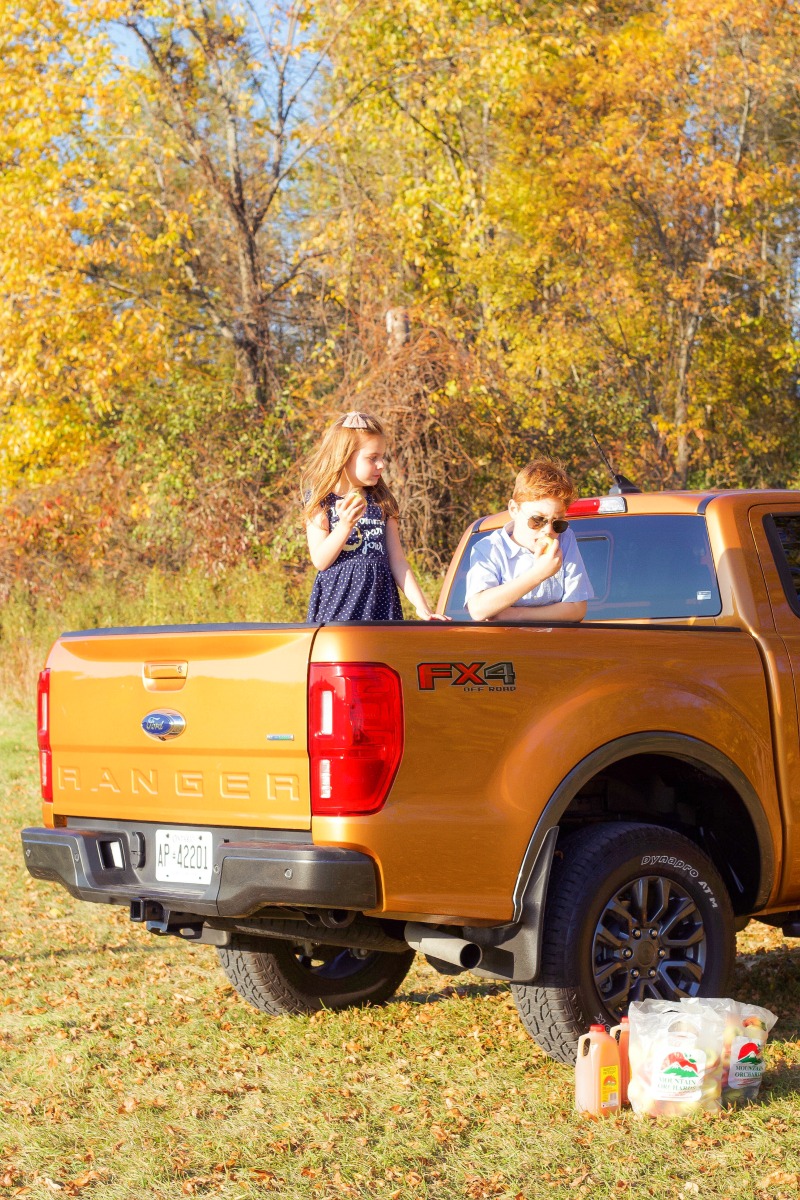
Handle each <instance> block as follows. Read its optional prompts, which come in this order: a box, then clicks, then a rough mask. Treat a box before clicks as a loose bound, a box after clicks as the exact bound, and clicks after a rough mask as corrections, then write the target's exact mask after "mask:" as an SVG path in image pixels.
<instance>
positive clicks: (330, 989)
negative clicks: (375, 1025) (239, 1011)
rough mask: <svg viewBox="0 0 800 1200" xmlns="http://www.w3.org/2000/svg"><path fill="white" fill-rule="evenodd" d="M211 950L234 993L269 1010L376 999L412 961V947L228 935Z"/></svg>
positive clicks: (400, 979) (276, 1011) (312, 1009)
mask: <svg viewBox="0 0 800 1200" xmlns="http://www.w3.org/2000/svg"><path fill="white" fill-rule="evenodd" d="M217 953H218V954H219V959H220V963H221V964H222V969H223V971H224V972H225V974H226V975H227V976H228V979H229V980H230V981H231V983H232V984H233V986H234V987H235V988H236V990H237V992H238V993H239V995H240V996H242V997H243V998H244V999H245V1000H247V1001H248V1003H249V1004H252V1005H253V1006H254V1007H255V1008H257V1009H260V1011H261V1012H266V1013H271V1014H272V1015H273V1016H278V1015H279V1014H281V1013H311V1012H317V1011H318V1010H319V1009H321V1008H358V1007H360V1006H363V1005H365V1004H382V1003H383V1002H384V1001H386V1000H388V999H389V997H390V996H393V995H394V993H395V992H396V991H397V989H398V988H399V986H400V984H401V983H402V982H403V980H404V979H405V977H406V975H407V974H408V972H409V969H410V967H411V964H412V962H413V961H414V951H413V950H408V951H404V952H403V953H402V954H390V953H387V952H385V951H379V950H349V949H345V948H343V947H341V946H320V945H311V944H308V943H306V942H299V943H297V944H295V943H294V942H288V941H277V940H272V941H268V940H267V939H259V940H258V941H257V942H254V940H253V939H252V938H247V939H245V938H241V939H234V940H232V942H231V944H230V945H229V946H221V947H219V948H218V950H217Z"/></svg>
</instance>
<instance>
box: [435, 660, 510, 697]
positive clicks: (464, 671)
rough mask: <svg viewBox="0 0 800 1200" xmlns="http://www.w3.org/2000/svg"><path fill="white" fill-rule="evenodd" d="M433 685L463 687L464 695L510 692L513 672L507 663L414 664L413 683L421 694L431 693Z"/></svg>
mask: <svg viewBox="0 0 800 1200" xmlns="http://www.w3.org/2000/svg"><path fill="white" fill-rule="evenodd" d="M437 683H443V684H449V686H450V687H460V688H463V689H464V691H465V692H482V691H484V690H485V689H487V688H488V690H489V691H490V692H514V691H516V688H517V673H516V671H515V670H514V664H513V663H511V662H498V663H492V664H491V665H490V666H487V664H486V663H483V662H473V663H462V662H426V663H417V684H418V686H419V690H420V691H421V692H432V691H434V690H435V688H436V685H437Z"/></svg>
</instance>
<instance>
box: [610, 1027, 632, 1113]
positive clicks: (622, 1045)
mask: <svg viewBox="0 0 800 1200" xmlns="http://www.w3.org/2000/svg"><path fill="white" fill-rule="evenodd" d="M630 1033H631V1023H630V1021H629V1020H628V1018H627V1017H622V1018H621V1019H620V1023H619V1025H615V1026H614V1028H613V1029H612V1030H611V1036H612V1038H613V1039H614V1041H615V1042H616V1043H617V1045H618V1046H619V1102H620V1105H621V1106H622V1105H624V1104H627V1103H628V1084H629V1082H630V1078H631V1060H630V1058H629V1056H628V1043H629V1041H630Z"/></svg>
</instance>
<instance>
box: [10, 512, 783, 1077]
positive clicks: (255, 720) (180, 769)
mask: <svg viewBox="0 0 800 1200" xmlns="http://www.w3.org/2000/svg"><path fill="white" fill-rule="evenodd" d="M569 519H570V521H571V522H572V525H573V528H574V531H575V533H576V536H577V539H578V543H579V545H580V549H581V553H582V555H583V559H584V562H585V564H586V567H587V570H588V573H589V576H590V578H591V582H592V584H593V588H594V593H595V598H594V600H592V601H590V602H589V606H588V613H587V616H586V619H585V620H584V621H583V622H581V623H580V624H571V625H567V624H565V625H557V624H543V623H537V622H536V620H535V616H536V610H535V609H533V610H532V611H531V617H532V620H531V622H530V624H514V625H504V624H502V623H499V622H497V621H493V622H483V623H476V622H473V621H471V620H470V619H469V617H468V614H467V612H466V609H465V606H464V589H465V576H466V571H467V569H468V565H469V557H470V551H471V548H472V547H473V546H474V545H475V543H476V542H477V541H478V540H479V539H480V538H483V537H486V536H487V534H488V533H489V532H490V531H491V530H493V529H496V528H498V527H499V526H500V525H502V524H503V523H504V522H505V521H507V520H508V515H507V514H506V513H498V514H496V515H494V516H490V517H486V518H483V519H481V520H478V521H475V522H474V523H473V524H472V525H471V526H470V527H469V529H468V530H467V531H466V532H465V534H464V537H463V538H462V541H461V543H460V545H459V547H458V549H457V551H456V554H455V556H454V558H453V562H452V564H451V566H450V569H449V571H448V574H447V577H446V580H445V584H444V587H443V591H442V596H441V599H440V608H441V609H442V610H443V611H445V612H446V613H448V614H449V615H450V616H451V617H452V618H453V620H452V623H448V624H445V623H424V622H402V623H398V622H395V623H385V624H383V623H363V624H359V623H341V624H326V625H319V626H311V625H267V624H265V625H258V624H249V625H194V626H169V627H153V628H136V629H99V630H89V631H82V632H75V633H67V634H64V635H63V636H62V637H61V638H59V640H58V641H57V642H56V644H55V645H54V647H53V649H52V650H51V652H50V655H49V657H48V660H47V665H46V667H45V669H44V671H43V672H42V675H41V679H40V683H39V721H38V726H39V748H40V751H39V752H40V760H41V780H42V794H43V811H44V820H43V825H42V827H41V828H38V829H26V830H24V832H23V833H22V843H23V851H24V855H25V861H26V864H27V866H28V869H29V871H30V872H31V874H32V875H34V876H35V877H36V878H38V879H46V880H53V881H55V882H57V883H59V884H61V885H62V886H63V887H65V888H66V889H67V890H68V891H69V892H70V893H71V894H72V895H73V896H75V897H77V898H78V899H81V900H86V901H90V902H94V903H106V904H116V905H124V906H126V907H127V908H128V909H129V911H130V916H131V919H132V920H133V921H137V922H141V923H142V924H143V925H144V926H145V927H146V928H147V929H148V930H150V931H151V932H152V933H154V934H160V935H172V936H175V937H178V938H183V939H184V940H186V941H195V942H203V943H207V944H211V945H213V946H215V947H216V948H217V952H218V954H219V958H220V961H221V964H222V967H223V969H224V971H225V972H226V974H227V975H228V978H229V979H230V980H231V982H232V983H233V984H234V986H235V987H236V988H237V989H238V991H239V992H240V993H241V995H242V996H244V997H245V998H246V999H247V1000H249V1001H250V1002H251V1003H252V1004H254V1005H255V1006H256V1007H257V1008H259V1009H261V1010H262V1011H264V1012H267V1013H282V1012H309V1011H312V1010H314V1009H317V1008H320V1007H323V1006H325V1007H330V1008H340V1007H344V1006H347V1005H359V1004H366V1003H378V1002H381V1001H383V1000H386V999H387V998H388V997H389V996H391V995H392V994H393V993H394V992H395V991H396V990H397V988H398V987H399V986H400V984H401V983H402V980H403V978H404V976H405V975H406V972H407V971H408V969H409V966H410V964H411V962H412V959H413V957H414V954H415V953H417V952H419V953H422V954H424V955H425V956H426V957H427V959H428V961H429V962H430V963H432V964H433V966H434V967H435V968H437V969H438V970H439V971H441V972H442V973H444V974H448V975H455V974H458V973H459V972H461V971H465V970H466V971H471V972H472V973H473V974H475V975H478V976H481V977H484V978H487V979H497V980H507V981H508V982H509V983H510V985H511V988H512V991H513V994H514V997H515V1000H516V1004H517V1007H518V1010H519V1013H520V1016H521V1018H522V1020H523V1022H524V1024H525V1025H526V1027H527V1029H528V1030H529V1031H530V1033H531V1034H532V1035H533V1037H534V1038H535V1039H536V1041H537V1042H538V1043H539V1045H540V1046H542V1047H543V1048H544V1049H545V1050H546V1051H547V1052H549V1053H550V1054H552V1055H553V1056H554V1057H556V1058H559V1059H561V1060H563V1061H566V1062H569V1061H573V1060H574V1055H575V1047H576V1040H577V1037H578V1035H579V1034H580V1033H581V1032H582V1031H583V1030H585V1029H586V1028H587V1027H588V1025H589V1024H591V1023H592V1022H598V1021H599V1022H602V1023H604V1024H606V1025H608V1024H614V1023H616V1022H617V1021H618V1020H619V1018H620V1016H621V1015H622V1014H624V1013H625V1011H626V1010H627V1007H628V1005H629V1003H630V1002H631V1001H632V1000H641V999H644V998H646V997H661V998H664V999H668V1000H669V999H677V998H679V997H682V996H702V995H724V994H725V992H726V989H727V981H728V977H729V973H730V970H731V965H732V961H733V956H734V944H735V942H734V935H735V932H736V930H737V929H739V928H742V927H743V926H744V925H745V924H746V923H747V921H748V920H749V919H750V918H751V917H753V916H758V918H759V920H762V921H766V922H768V923H772V924H774V925H777V926H779V927H781V928H783V930H784V932H787V933H789V934H792V935H794V936H796V935H798V934H800V743H799V740H798V690H799V688H800V599H799V598H798V589H800V493H798V492H788V491H761V492H758V491H750V492H748V491H739V492H733V491H732V492H717V493H714V492H707V493H692V492H676V493H660V494H652V495H642V494H630V495H609V496H604V497H598V498H594V499H582V500H578V501H577V502H575V503H574V504H573V505H572V506H571V508H570V510H569Z"/></svg>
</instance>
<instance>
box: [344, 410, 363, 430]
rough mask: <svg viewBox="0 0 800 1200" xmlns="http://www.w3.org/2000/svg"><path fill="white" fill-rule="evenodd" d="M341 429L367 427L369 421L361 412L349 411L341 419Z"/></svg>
mask: <svg viewBox="0 0 800 1200" xmlns="http://www.w3.org/2000/svg"><path fill="white" fill-rule="evenodd" d="M342 429H369V422H368V421H367V418H366V416H365V415H364V413H362V412H356V411H355V410H354V411H353V412H349V413H348V414H347V416H346V417H345V419H344V420H343V421H342Z"/></svg>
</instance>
